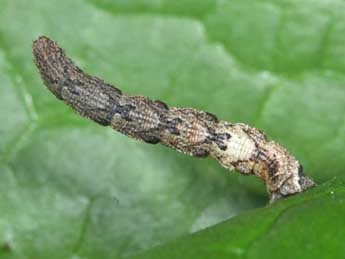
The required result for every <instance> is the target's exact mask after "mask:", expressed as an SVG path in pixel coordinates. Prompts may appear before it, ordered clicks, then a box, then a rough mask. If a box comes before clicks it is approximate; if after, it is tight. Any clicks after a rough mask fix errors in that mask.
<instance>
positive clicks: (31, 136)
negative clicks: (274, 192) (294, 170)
mask: <svg viewBox="0 0 345 259" xmlns="http://www.w3.org/2000/svg"><path fill="white" fill-rule="evenodd" d="M39 35H46V36H48V37H51V38H52V39H53V40H55V41H57V42H58V43H59V44H60V45H61V47H63V48H64V49H65V50H66V52H67V54H68V55H69V56H71V57H72V58H73V59H74V60H75V61H76V62H77V64H78V65H79V66H80V67H81V68H82V69H83V70H85V71H87V72H89V73H90V74H93V75H97V76H99V77H101V78H103V79H105V80H106V81H107V82H110V83H113V84H115V85H116V86H117V87H119V88H120V89H122V90H123V91H125V92H127V93H129V94H132V95H145V96H150V97H151V98H153V99H160V100H162V101H164V102H166V103H168V104H169V105H172V106H180V107H193V108H197V109H201V110H206V111H209V112H212V113H214V114H216V115H217V116H218V118H220V119H222V120H228V121H231V122H244V123H248V124H249V125H251V126H255V127H258V128H260V129H262V130H264V131H265V132H266V133H267V134H268V136H270V138H272V139H274V140H276V141H278V142H280V143H282V144H283V145H284V146H286V147H287V148H288V149H289V150H290V151H291V152H292V153H293V154H294V155H295V156H296V157H297V158H298V159H299V160H300V161H301V162H302V164H303V166H304V168H305V171H306V173H307V175H309V176H311V177H313V178H314V179H315V181H316V182H317V183H319V184H320V185H321V186H320V187H318V188H316V189H315V190H312V191H311V192H308V193H307V194H302V195H299V196H296V197H293V198H291V199H288V200H286V201H282V202H280V203H279V204H277V205H274V206H268V207H266V208H264V209H256V208H259V207H264V206H266V204H267V202H268V199H267V197H266V191H265V188H264V186H263V185H262V183H260V182H259V181H258V180H257V179H255V178H254V177H244V176H241V175H240V174H238V173H234V172H228V171H226V170H225V169H223V168H222V167H221V166H220V165H218V164H217V163H216V162H215V161H212V160H210V159H206V160H201V159H196V158H192V157H187V156H184V155H182V154H179V153H177V152H175V151H173V150H170V149H167V148H165V147H162V146H153V145H147V144H144V143H140V142H137V141H135V140H132V139H129V138H127V137H125V136H122V135H120V134H118V133H116V132H114V131H112V130H111V129H110V128H104V127H100V126H98V125H96V124H95V123H93V122H91V121H88V120H86V119H83V118H81V117H80V116H78V115H76V114H75V113H74V112H72V110H71V109H70V108H69V107H67V106H66V105H64V104H63V103H62V102H59V101H58V100H57V99H56V98H55V97H54V96H53V95H52V94H51V93H50V92H48V90H46V88H45V87H44V86H43V83H42V82H41V80H40V78H39V74H38V71H37V69H36V67H35V66H34V64H33V55H32V51H31V45H32V42H33V40H35V39H36V38H37V37H38V36H39ZM344 43H345V3H344V2H343V1H341V0H329V1H322V0H305V1H299V0H290V1H287V0H283V1H278V0H270V1H269V0H262V1H259V0H256V1H255V0H254V1H249V0H248V1H246V0H244V1H243V0H218V1H216V0H203V1H201V0H179V1H172V0H74V1H68V0H59V1H55V0H52V1H43V0H31V1H27V0H0V257H1V258H118V257H123V256H131V255H134V254H138V253H140V252H142V251H143V250H148V249H150V248H152V247H154V246H157V245H160V244H164V243H167V242H168V243H169V241H171V240H174V239H176V238H180V237H181V236H185V237H186V238H187V239H186V240H185V239H182V241H177V243H175V245H173V246H171V247H169V246H168V247H166V248H165V247H164V246H163V248H162V249H158V250H157V251H158V252H157V253H156V252H153V254H149V255H148V257H147V258H154V257H155V256H156V257H157V258H177V257H179V258H183V257H184V256H186V251H189V250H190V251H192V252H193V253H196V254H190V255H188V258H203V256H205V258H212V257H213V258H228V257H229V256H232V257H231V258H247V257H249V258H277V256H278V255H277V254H276V253H277V251H279V253H281V254H280V256H281V255H282V254H283V255H285V257H284V256H281V257H280V258H291V256H292V255H294V256H298V255H300V256H302V257H303V258H309V256H310V258H315V256H316V257H318V256H319V257H320V256H321V255H322V253H325V255H328V256H330V257H323V258H340V257H337V256H339V255H344V254H343V252H344V251H343V250H342V249H344V248H341V244H340V242H341V240H344V238H345V234H344V233H343V232H344V231H343V230H341V229H339V227H338V226H339V225H341V224H344V223H345V222H344V221H345V220H344V219H343V218H344V210H345V206H344V202H345V198H344V191H345V187H344V186H345V185H344V184H343V179H344V168H345V152H344V147H345V143H344V142H345V113H344V112H345V58H344V57H345V44H344ZM331 179H333V180H331ZM323 183H325V184H323ZM328 196H330V197H328ZM292 207H293V209H291V208H292ZM248 210H250V212H246V211H248ZM236 215H240V216H237V217H234V216H236ZM233 217H234V218H233ZM230 218H233V219H230ZM227 219H230V220H229V221H227V222H226V223H225V225H222V224H221V225H218V226H216V227H215V228H211V229H210V230H206V231H201V232H200V233H198V234H196V235H190V234H191V233H194V232H197V231H199V230H201V229H204V228H206V227H209V226H213V225H215V224H217V223H219V222H222V221H224V220H227ZM294 220H295V221H294ZM275 225H278V228H276V227H275ZM279 227H282V229H281V228H279ZM212 229H214V232H212V231H213V230H212ZM272 231H273V232H272ZM209 237H211V238H209ZM178 240H179V239H178ZM195 240H197V241H195ZM198 240H199V241H198ZM200 240H201V241H200ZM280 240H281V241H280ZM183 245H184V248H183V247H182V246H183ZM292 247H293V248H294V249H292ZM299 248H300V249H301V250H299ZM206 250H207V252H205V251H206ZM153 251H155V250H153ZM181 251H182V252H181ZM311 251H312V252H313V253H311ZM144 256H145V254H144ZM260 256H261V257H260ZM262 256H264V257H262ZM312 256H314V257H312ZM332 256H334V257H332ZM321 257H322V256H321ZM145 258H146V257H145ZM185 258H187V257H185ZM295 258H296V257H295Z"/></svg>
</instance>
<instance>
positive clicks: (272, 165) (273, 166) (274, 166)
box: [268, 161, 278, 177]
mask: <svg viewBox="0 0 345 259" xmlns="http://www.w3.org/2000/svg"><path fill="white" fill-rule="evenodd" d="M277 171H278V163H277V162H276V161H272V162H271V163H270V164H269V165H268V175H269V176H270V177H273V176H274V175H275V174H276V173H277Z"/></svg>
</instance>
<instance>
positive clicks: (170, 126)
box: [159, 114, 182, 135]
mask: <svg viewBox="0 0 345 259" xmlns="http://www.w3.org/2000/svg"><path fill="white" fill-rule="evenodd" d="M159 120H160V125H161V126H162V128H165V129H167V130H169V132H170V133H171V134H173V135H180V134H181V133H180V131H179V130H178V129H177V125H178V124H180V123H182V120H181V119H180V118H173V119H170V118H167V117H166V114H162V115H161V116H160V117H159Z"/></svg>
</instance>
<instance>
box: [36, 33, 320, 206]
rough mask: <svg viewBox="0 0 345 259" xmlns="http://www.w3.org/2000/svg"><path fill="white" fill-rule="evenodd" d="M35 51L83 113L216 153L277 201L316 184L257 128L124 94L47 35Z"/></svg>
mask: <svg viewBox="0 0 345 259" xmlns="http://www.w3.org/2000/svg"><path fill="white" fill-rule="evenodd" d="M33 52H34V56H35V63H36V65H37V67H38V69H39V71H40V74H41V77H42V80H43V82H44V84H45V85H46V86H47V87H48V89H49V90H50V91H51V92H52V93H53V94H54V95H55V96H56V97H57V98H58V99H60V100H62V101H64V102H65V103H66V104H68V105H69V106H71V107H72V108H73V109H74V110H76V111H77V112H78V113H79V114H81V115H82V116H85V117H87V118H90V119H91V120H94V121H95V122H97V123H99V124H101V125H103V126H111V127H112V128H113V129H115V130H117V131H119V132H121V133H123V134H126V135H128V136H130V137H133V138H136V139H139V140H142V141H145V142H147V143H151V144H157V143H161V144H163V145H166V146H169V147H171V148H174V149H176V150H177V151H180V152H183V153H186V154H189V155H192V156H195V157H207V156H210V157H212V158H214V159H216V160H218V161H219V163H220V164H221V165H222V166H224V167H225V168H227V169H229V170H237V171H239V172H241V173H242V174H245V175H251V174H253V175H256V176H257V177H259V178H260V179H262V181H263V182H264V183H265V185H266V188H267V192H268V195H269V197H270V201H271V202H273V201H275V200H278V199H280V198H282V197H285V196H288V195H291V194H295V193H299V192H303V191H304V190H306V189H308V188H310V187H312V186H314V182H313V181H312V180H311V179H310V178H309V177H307V176H305V175H304V173H303V168H302V166H301V164H300V163H299V161H298V160H296V159H295V157H293V156H292V155H290V154H289V152H288V151H287V150H286V149H285V148H283V147H282V146H281V145H279V144H278V143H276V142H274V141H270V140H268V139H267V138H266V136H265V134H264V133H263V132H261V131H259V130H257V129H255V128H252V127H249V126H248V125H246V124H243V123H229V122H225V121H218V119H217V117H216V116H215V115H213V114H210V113H207V112H203V111H197V110H195V109H191V108H176V107H169V106H168V105H166V104H165V103H163V102H161V101H156V100H151V99H149V98H147V97H144V96H129V95H127V94H125V93H122V92H121V90H119V89H117V88H115V87H114V86H112V85H110V84H107V83H105V82H104V81H103V80H101V79H99V78H97V77H94V76H90V75H88V74H85V73H84V72H83V71H82V70H81V69H79V68H78V67H77V66H76V65H75V64H74V63H73V62H72V60H71V59H69V58H68V57H67V56H66V55H65V53H64V51H63V50H62V49H60V48H59V46H58V45H57V44H56V43H55V42H53V41H52V40H50V39H49V38H47V37H44V36H42V37H39V38H38V39H37V40H36V41H35V42H34V43H33Z"/></svg>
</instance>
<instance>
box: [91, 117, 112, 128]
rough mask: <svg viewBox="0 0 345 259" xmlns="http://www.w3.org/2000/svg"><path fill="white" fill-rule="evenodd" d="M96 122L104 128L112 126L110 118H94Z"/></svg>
mask: <svg viewBox="0 0 345 259" xmlns="http://www.w3.org/2000/svg"><path fill="white" fill-rule="evenodd" d="M92 119H93V120H94V121H95V122H97V123H98V124H100V125H102V126H105V127H106V126H109V125H110V120H108V118H105V119H104V118H99V117H96V118H92Z"/></svg>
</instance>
